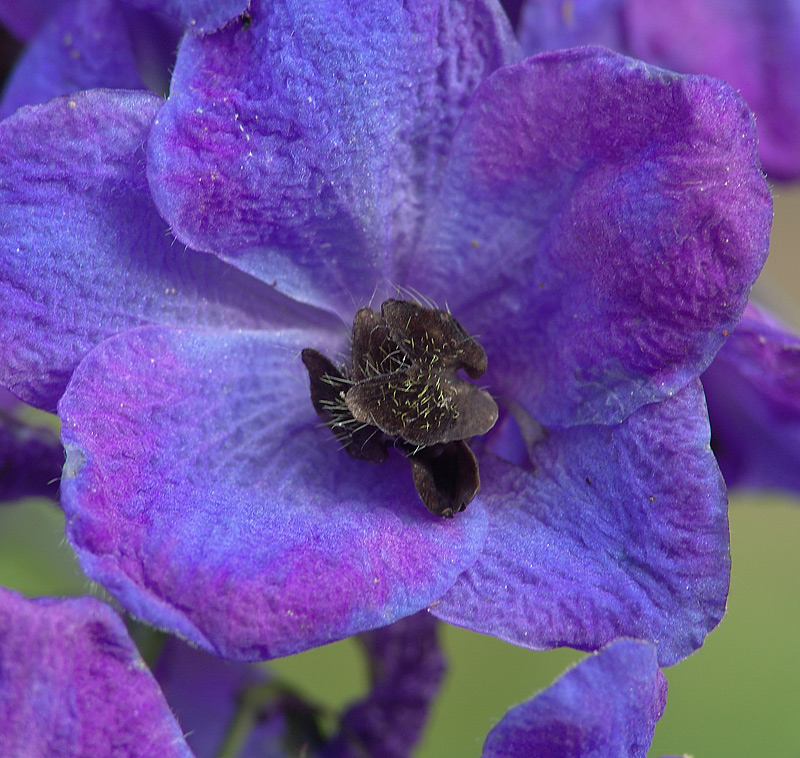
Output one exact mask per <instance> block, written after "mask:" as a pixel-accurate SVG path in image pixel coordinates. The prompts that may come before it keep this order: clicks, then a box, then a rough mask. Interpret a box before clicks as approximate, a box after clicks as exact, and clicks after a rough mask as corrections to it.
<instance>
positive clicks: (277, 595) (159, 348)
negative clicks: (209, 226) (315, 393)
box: [59, 327, 486, 659]
mask: <svg viewBox="0 0 800 758" xmlns="http://www.w3.org/2000/svg"><path fill="white" fill-rule="evenodd" d="M326 340H327V341H326ZM342 341H344V340H342ZM304 347H315V348H317V349H320V350H321V351H323V352H327V353H328V354H335V351H336V350H337V349H340V348H341V347H342V345H341V343H340V344H339V345H338V346H337V345H336V344H331V342H330V337H326V335H324V334H322V333H318V332H312V331H300V330H296V331H285V332H273V333H267V332H236V333H234V332H221V333H190V332H183V331H177V330H170V329H166V328H157V327H149V328H147V327H146V328H142V329H139V330H135V331H132V332H128V333H126V334H123V335H120V336H118V337H116V338H114V339H111V340H108V341H106V342H105V343H103V344H102V345H101V346H100V347H98V348H96V349H95V350H94V351H93V352H92V353H91V354H90V355H89V356H88V357H87V358H86V359H85V360H84V361H83V363H81V365H80V367H79V368H78V370H77V371H76V373H75V375H74V376H73V379H72V382H71V383H70V386H69V388H68V389H67V392H66V393H65V395H64V398H63V399H62V401H61V403H60V404H59V415H60V416H61V419H62V439H63V442H64V445H65V447H66V450H67V463H66V467H65V473H64V478H63V480H62V486H61V490H62V504H63V507H64V510H65V512H66V514H67V535H68V538H69V540H70V542H71V543H72V545H73V546H74V547H75V549H76V550H77V552H78V556H79V559H80V562H81V565H82V567H83V569H84V570H85V571H86V573H87V574H88V575H89V576H90V577H91V578H92V579H94V580H96V581H99V582H101V583H102V584H103V586H104V587H106V589H108V590H109V591H110V592H111V593H112V594H113V595H114V596H115V597H117V598H118V599H119V601H120V602H121V603H122V604H123V606H124V607H125V608H126V609H128V610H130V611H131V612H132V613H134V614H135V615H137V616H138V617H140V618H142V619H144V620H146V621H148V622H150V623H152V624H154V625H156V626H159V627H163V628H167V629H169V630H171V631H174V632H177V633H178V634H180V635H181V636H183V637H185V638H186V639H188V640H189V641H191V642H193V643H194V644H196V645H199V646H201V647H203V648H205V649H208V650H212V651H215V652H217V653H219V654H221V655H224V656H226V657H230V658H243V659H259V658H270V657H274V656H279V655H288V654H291V653H295V652H298V651H300V650H303V649H306V648H309V647H312V646H315V645H321V644H324V643H326V642H331V641H333V640H336V639H340V638H342V637H345V636H348V635H351V634H354V633H356V632H360V631H363V630H366V629H371V628H374V627H378V626H383V625H386V624H388V623H391V622H393V621H396V620H397V619H399V618H402V617H404V616H407V615H410V614H411V613H414V612H415V611H417V610H420V609H421V608H424V607H425V606H427V605H429V604H430V603H432V602H433V601H434V600H435V599H436V598H438V597H439V596H441V595H442V594H443V593H444V592H445V590H447V589H448V588H449V587H450V586H451V585H452V584H453V582H454V581H455V579H456V577H457V576H458V575H459V574H460V573H461V572H462V571H463V570H464V569H465V568H466V567H467V566H469V565H470V564H471V563H472V561H473V560H474V559H475V556H476V554H477V552H478V550H480V548H481V545H482V544H483V539H484V537H485V530H486V519H485V513H484V511H483V509H482V508H481V507H480V506H478V505H475V504H473V505H470V507H469V508H468V509H467V511H466V513H464V514H460V515H461V516H462V518H458V519H453V520H443V519H439V518H436V517H434V516H432V515H431V514H429V513H428V512H427V510H426V509H425V507H424V506H423V505H422V503H421V502H420V501H419V498H418V497H417V494H416V492H415V490H414V485H413V483H412V478H411V471H410V467H409V464H408V462H407V461H406V460H405V459H404V458H403V457H402V456H401V455H400V454H398V453H393V454H392V455H390V457H389V460H388V461H387V462H386V463H384V464H382V465H380V466H378V465H374V464H371V463H368V462H365V461H359V460H355V459H353V458H351V457H350V456H348V455H346V454H345V453H344V452H343V451H341V450H339V449H338V443H337V442H336V441H335V438H334V437H333V434H332V433H331V432H330V430H329V429H327V428H324V427H322V426H321V425H320V424H319V420H318V418H317V416H316V414H315V412H314V410H313V407H312V405H311V399H310V395H309V389H308V377H307V374H306V371H305V368H304V366H303V364H302V362H301V361H300V350H301V349H302V348H304Z"/></svg>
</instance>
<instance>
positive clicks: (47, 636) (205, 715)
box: [0, 588, 444, 758]
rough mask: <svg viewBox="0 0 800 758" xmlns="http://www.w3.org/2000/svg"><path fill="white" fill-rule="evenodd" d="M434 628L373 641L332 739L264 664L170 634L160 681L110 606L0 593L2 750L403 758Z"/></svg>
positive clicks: (430, 680)
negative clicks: (356, 697)
mask: <svg viewBox="0 0 800 758" xmlns="http://www.w3.org/2000/svg"><path fill="white" fill-rule="evenodd" d="M435 624H436V621H435V620H434V619H433V618H432V617H431V616H430V615H428V614H427V613H423V614H417V615H416V616H412V617H410V618H408V619H404V620H402V621H400V622H398V623H397V624H393V625H391V626H388V627H385V628H384V629H380V630H377V631H374V632H370V633H369V634H367V635H365V636H364V639H363V642H364V645H365V648H366V651H367V653H368V656H369V662H370V668H371V672H372V682H371V684H370V687H369V689H368V692H367V694H366V697H365V698H364V700H363V701H361V702H359V703H357V704H355V705H354V706H353V707H351V708H350V709H349V710H348V711H347V712H345V713H344V714H343V715H342V716H341V717H340V718H339V719H338V721H339V723H338V727H337V730H336V733H335V735H334V736H333V737H332V738H330V739H326V738H325V737H324V735H323V733H322V731H321V730H320V727H319V724H318V723H317V721H318V719H319V717H320V716H321V712H320V710H319V709H318V708H316V707H315V706H313V705H312V704H309V703H307V702H305V701H304V700H303V698H302V697H300V696H299V695H296V694H293V693H292V692H290V691H289V690H287V689H286V688H285V686H283V685H281V683H280V682H277V681H275V680H272V679H270V678H269V675H268V674H267V672H266V671H265V670H264V669H263V668H256V667H254V666H247V665H244V664H240V663H231V662H229V661H223V660H221V659H218V658H214V657H213V656H209V655H208V654H206V653H203V652H201V651H199V650H194V649H192V648H190V647H188V646H187V645H184V644H182V643H180V642H178V641H177V640H175V639H169V640H167V641H166V644H165V645H164V647H163V648H162V650H161V652H160V653H159V656H158V664H157V665H156V667H155V671H154V675H155V678H154V676H153V675H151V674H150V672H149V671H148V669H147V666H146V665H145V664H144V662H143V661H142V659H141V658H140V656H139V653H138V651H137V650H136V647H135V646H134V644H133V642H132V641H131V639H130V637H129V636H128V632H127V630H126V629H125V626H124V624H123V623H122V621H121V619H120V618H119V617H118V616H117V614H116V613H114V612H113V611H112V610H111V608H109V607H108V606H107V605H105V604H104V603H101V602H100V601H98V600H96V599H94V598H89V597H83V598H71V599H53V598H40V599H37V600H28V599H26V598H24V597H22V596H20V595H18V594H17V593H15V592H11V591H9V590H5V589H2V588H0V662H2V665H0V735H2V738H1V739H0V744H2V747H3V754H4V755H9V756H11V755H14V756H17V755H20V756H21V755H42V756H44V755H48V756H50V755H58V756H63V758H70V757H72V756H75V758H78V756H85V755H93V756H112V755H120V756H122V755H124V756H126V758H135V756H153V755H158V756H163V757H164V758H168V757H169V756H185V757H186V758H189V757H190V756H192V755H193V756H196V758H214V756H216V755H219V754H220V751H221V750H222V749H223V747H225V748H226V750H227V751H228V752H226V754H235V755H237V756H239V757H240V758H251V757H252V758H256V756H258V758H283V757H284V756H296V755H304V756H308V757H309V758H311V757H312V756H319V758H348V756H361V755H380V756H385V757H386V758H405V756H408V755H410V754H411V750H412V748H413V747H414V745H415V744H416V742H417V740H418V739H419V736H420V733H421V730H422V727H423V725H424V723H425V720H426V719H427V715H428V710H429V707H430V703H431V700H432V699H433V697H434V696H435V694H436V692H437V691H438V686H439V683H440V681H441V678H442V674H443V671H444V663H443V659H442V656H441V653H440V652H439V648H438V646H437V642H436V630H435ZM159 684H160V685H161V687H162V689H163V691H162V690H160V689H159ZM173 713H174V715H173ZM176 717H177V720H176Z"/></svg>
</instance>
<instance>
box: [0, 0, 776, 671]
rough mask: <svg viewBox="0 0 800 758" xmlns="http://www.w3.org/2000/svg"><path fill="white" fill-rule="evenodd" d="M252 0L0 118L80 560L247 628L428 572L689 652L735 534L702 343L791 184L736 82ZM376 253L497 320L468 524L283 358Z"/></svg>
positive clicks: (390, 616) (415, 284)
mask: <svg viewBox="0 0 800 758" xmlns="http://www.w3.org/2000/svg"><path fill="white" fill-rule="evenodd" d="M249 13H250V16H249V17H248V18H247V19H244V20H242V21H241V22H240V23H239V22H237V23H234V24H232V25H229V26H227V27H226V28H224V29H223V30H222V31H220V32H218V33H216V34H209V35H205V36H197V35H193V34H189V35H187V36H186V38H185V39H184V41H183V43H182V45H181V48H180V50H179V53H178V59H177V62H176V66H175V72H174V76H173V80H172V86H171V92H170V97H169V100H168V101H167V102H166V103H163V101H162V100H161V99H160V98H157V97H154V96H151V95H148V94H145V93H129V92H110V91H93V92H87V93H83V94H79V95H75V96H72V97H69V98H63V99H59V100H55V101H52V102H50V103H49V104H47V105H45V106H41V107H38V108H31V109H23V110H20V111H18V112H17V113H16V114H15V115H14V116H12V117H10V118H8V119H6V120H5V121H4V122H2V123H1V124H0V203H1V205H0V213H2V215H3V224H2V226H0V250H1V252H2V255H0V342H1V343H2V345H3V349H4V351H5V354H6V355H7V356H8V357H7V360H6V362H5V365H4V366H2V367H0V368H1V369H2V372H3V373H2V375H1V376H0V381H2V383H3V384H5V385H6V386H8V387H10V388H11V389H12V390H13V391H14V392H15V393H17V394H18V395H19V396H20V397H23V398H25V399H26V400H27V401H29V402H31V403H33V404H35V405H37V406H38V407H42V408H46V409H51V410H52V409H54V408H55V407H56V404H58V407H59V414H60V416H61V419H62V424H63V426H62V430H63V431H62V436H63V440H64V443H65V446H66V448H67V465H66V468H65V474H64V478H63V480H62V505H63V507H64V510H65V512H66V514H67V532H68V538H69V540H70V541H71V543H72V545H73V546H74V547H75V549H76V550H77V552H78V555H79V558H80V561H81V564H82V566H83V568H84V570H85V571H86V572H87V574H88V575H89V576H90V577H91V578H92V579H94V580H96V581H98V582H100V583H102V584H103V585H104V586H105V587H106V588H107V589H108V590H109V591H110V592H111V593H112V594H113V595H114V596H115V597H117V598H118V599H119V601H120V602H121V603H122V604H123V606H124V607H125V608H127V609H128V610H130V611H131V612H132V613H134V614H135V615H137V616H138V617H140V618H143V619H145V620H147V621H148V622H150V623H152V624H155V625H157V626H160V627H162V628H167V629H170V630H173V631H175V632H177V633H178V634H180V635H182V636H183V637H185V638H186V639H188V640H190V641H192V642H193V643H195V644H197V645H199V646H201V647H203V648H205V649H208V650H212V651H215V652H217V653H219V654H222V655H224V656H227V657H232V658H242V659H257V658H268V657H273V656H278V655H287V654H290V653H293V652H297V651H299V650H303V649H305V648H308V647H311V646H314V645H320V644H324V643H326V642H330V641H332V640H335V639H339V638H342V637H344V636H347V635H351V634H354V633H356V632H359V631H363V630H366V629H372V628H375V627H379V626H383V625H386V624H388V623H391V622H392V621H395V620H397V619H399V618H402V617H404V616H408V615H411V614H413V613H415V612H417V611H419V610H421V609H424V608H426V607H429V606H430V608H431V611H432V612H433V613H434V615H436V616H438V617H440V618H442V619H445V620H448V621H451V622H453V623H456V624H459V625H463V626H467V627H469V628H472V629H476V630H479V631H482V632H487V633H490V634H494V635H497V636H499V637H502V638H503V639H507V640H510V641H513V642H515V643H517V644H522V645H527V646H529V647H533V648H545V647H552V646H556V645H563V644H568V645H573V646H576V647H579V648H582V649H596V648H598V647H600V646H601V645H603V644H605V643H607V642H609V641H610V640H612V639H614V638H616V637H618V636H620V635H627V636H632V637H641V638H644V639H648V640H652V641H654V642H656V643H657V644H658V649H659V657H660V661H661V662H662V663H671V662H674V661H675V660H678V659H680V658H681V657H683V656H685V655H687V654H688V653H689V652H691V651H692V650H694V649H695V648H696V647H698V646H699V645H700V644H701V643H702V640H703V638H704V636H705V634H706V633H707V632H708V630H709V629H711V628H713V626H714V625H715V624H716V623H717V622H718V621H719V619H720V618H721V616H722V613H723V611H724V607H725V599H726V595H727V588H728V570H729V563H728V532H727V519H726V498H725V491H724V487H723V484H722V481H721V478H720V476H719V471H718V468H717V466H716V463H715V461H714V458H713V456H712V454H711V452H710V449H709V446H708V437H709V431H708V424H707V417H706V414H705V407H704V400H703V396H702V392H701V390H700V386H699V383H698V381H697V377H698V376H699V374H700V373H701V372H702V371H703V370H705V369H706V368H707V367H708V364H709V363H710V361H711V359H712V358H713V356H714V354H715V352H716V351H717V350H718V349H719V347H720V346H721V344H722V343H723V341H724V339H725V333H726V332H730V331H732V330H733V328H734V327H735V325H736V323H737V321H738V319H739V317H740V315H741V312H742V310H743V308H744V306H745V302H746V298H747V293H748V291H749V288H750V286H751V284H752V282H753V281H754V279H755V278H756V276H757V274H758V272H759V270H760V268H761V265H762V263H763V260H764V257H765V255H766V247H767V237H768V231H769V224H770V217H771V203H770V198H769V193H768V190H767V187H766V184H765V182H764V179H763V177H762V175H761V174H760V171H759V168H758V161H757V156H756V152H755V134H754V129H753V125H752V121H751V117H750V115H749V112H748V111H747V109H746V107H745V105H744V104H743V102H742V101H741V100H740V99H739V98H738V97H737V96H736V95H735V94H734V93H733V92H732V91H731V90H730V89H728V88H727V87H726V86H724V85H722V84H720V83H718V82H715V81H712V80H710V79H707V78H704V77H681V76H677V75H673V74H670V73H668V72H664V71H662V70H656V69H652V68H649V67H647V66H646V65H643V64H641V63H639V62H636V61H633V60H630V59H627V58H624V57H621V56H617V55H614V54H612V53H609V52H606V51H599V50H590V49H587V50H581V51H573V52H565V53H558V54H552V55H545V56H542V57H539V58H535V59H531V60H528V61H525V62H523V63H517V61H518V59H519V51H518V48H517V46H516V43H515V42H514V41H513V38H512V36H511V33H510V30H509V29H508V27H507V23H506V20H505V18H504V17H503V15H502V13H501V11H500V9H499V6H497V5H496V4H495V3H493V2H490V1H489V0H472V1H471V2H464V3H459V4H455V5H453V4H448V3H441V2H439V1H438V0H415V2H411V3H405V4H404V5H401V4H398V3H396V2H394V1H393V0H379V1H377V4H376V0H373V1H372V2H369V3H367V2H363V3H355V4H353V5H352V6H350V7H348V8H347V9H346V10H345V9H343V7H342V6H341V4H339V3H335V2H333V1H332V0H331V1H330V2H327V1H326V2H320V0H314V2H311V1H310V0H293V1H292V2H281V3H271V4H269V5H266V6H264V7H263V8H262V6H261V5H260V4H259V3H257V2H254V3H253V4H252V7H251V9H250V11H249ZM157 209H158V210H157ZM159 212H160V214H161V215H159ZM165 220H166V221H165ZM168 227H169V228H170V229H171V232H172V233H169V232H168ZM173 234H174V235H175V236H172V235H173ZM176 240H177V241H179V242H180V243H183V244H177V243H176ZM183 245H189V246H190V247H188V248H186V247H184V246H183ZM392 285H399V286H403V287H407V288H409V289H410V290H412V291H419V292H420V293H422V295H423V296H425V297H428V298H431V299H433V300H435V301H438V302H440V303H445V302H446V303H448V305H449V307H450V309H451V310H452V312H453V313H454V315H456V316H457V317H458V319H459V320H460V321H461V322H462V323H463V324H464V326H465V327H466V328H467V330H468V331H470V332H471V333H475V334H479V335H480V339H481V343H482V345H483V347H484V348H485V350H486V352H487V354H488V356H489V370H488V371H487V373H486V374H485V376H484V377H483V381H485V382H486V384H487V386H488V387H489V388H490V389H491V391H492V393H493V394H494V395H495V396H496V397H497V399H498V402H499V404H500V406H501V410H502V413H503V416H502V419H501V422H500V423H499V424H498V426H497V428H496V430H494V431H493V432H491V433H490V434H489V435H487V436H486V438H485V440H484V446H483V449H482V450H478V454H479V459H480V465H481V474H482V480H483V489H482V492H481V494H480V495H479V496H478V498H477V499H476V500H475V501H474V502H473V503H472V504H471V505H470V507H469V508H468V509H467V511H466V512H465V513H463V514H460V517H459V518H456V519H453V520H451V521H449V522H444V521H442V520H440V519H436V518H434V517H432V516H431V515H430V514H429V513H427V512H426V511H425V509H424V508H423V507H422V505H421V504H420V503H419V500H418V498H417V496H416V493H415V491H414V487H413V484H412V483H411V478H410V475H409V472H408V463H407V462H406V461H405V460H403V458H402V457H401V456H400V455H398V454H392V455H390V458H389V460H388V461H387V462H386V463H384V464H383V465H381V466H373V465H370V464H367V463H364V462H362V461H356V460H353V459H349V458H348V456H346V455H344V454H342V453H341V452H340V451H338V450H337V449H336V445H335V444H332V436H331V435H330V433H329V432H328V431H327V430H325V429H320V428H317V418H316V415H315V413H314V410H313V408H312V406H311V402H310V398H309V394H308V383H307V377H306V372H305V369H304V367H303V365H302V363H301V362H300V360H299V352H300V350H301V349H302V348H305V347H314V348H317V349H319V350H320V351H321V352H323V353H325V354H327V355H336V354H337V353H338V352H340V351H342V350H344V349H345V347H346V345H347V339H348V334H347V327H346V326H345V324H347V323H349V322H351V321H352V318H353V314H354V312H355V309H356V307H357V305H362V304H366V303H367V302H369V301H370V299H371V298H372V297H374V296H375V295H376V293H378V294H379V295H383V296H386V295H387V294H390V293H391V292H392V291H393V290H392ZM343 322H344V323H343ZM62 395H63V397H62ZM534 419H535V421H534ZM492 451H503V454H504V455H505V457H506V458H507V459H510V460H502V459H501V458H499V457H497V456H496V455H495V454H494V453H493V452H492Z"/></svg>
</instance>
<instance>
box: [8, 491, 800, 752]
mask: <svg viewBox="0 0 800 758" xmlns="http://www.w3.org/2000/svg"><path fill="white" fill-rule="evenodd" d="M730 522H731V552H732V557H733V575H732V581H731V594H730V598H729V603H728V614H727V616H726V617H725V619H724V620H723V621H722V623H721V624H720V626H719V627H718V628H717V629H716V630H715V631H714V632H712V634H711V635H710V636H709V637H708V639H707V641H706V643H705V645H704V646H703V647H702V648H701V649H700V650H699V651H698V652H697V653H695V654H694V655H693V656H691V657H690V658H688V659H687V660H685V661H683V662H682V663H680V664H678V665H677V666H674V667H672V668H671V669H668V670H667V671H666V673H667V678H668V679H669V682H670V692H669V699H668V702H667V710H666V713H665V715H664V718H663V719H662V720H661V721H660V722H659V724H658V727H657V729H656V735H655V740H654V742H653V747H652V749H651V750H650V753H649V755H650V756H661V755H666V754H674V755H682V754H684V753H686V754H687V755H692V756H695V758H701V757H703V758H723V757H724V758H731V756H756V757H757V758H761V757H762V756H764V757H768V758H800V720H799V719H798V704H800V657H798V654H797V651H796V646H795V644H796V641H797V636H798V628H800V586H798V576H800V552H799V551H798V550H797V549H796V546H797V544H798V535H800V502H798V501H793V500H789V499H780V498H755V497H744V496H734V497H733V498H732V501H731V508H730ZM0 585H3V586H5V587H11V588H14V589H17V590H19V591H21V592H23V593H25V594H27V595H29V596H35V595H43V594H82V593H86V592H87V591H91V589H92V588H91V585H90V583H89V582H88V581H87V580H86V579H85V578H84V577H83V576H82V574H81V573H80V570H79V569H78V567H77V564H76V563H75V561H74V558H73V556H72V552H71V549H70V548H69V546H68V545H66V544H65V542H64V537H63V517H62V516H61V513H60V511H59V510H58V509H57V508H55V507H53V505H51V504H48V503H46V502H44V501H26V502H23V503H20V504H18V505H13V506H5V507H2V508H0ZM441 636H442V640H443V643H444V648H445V651H446V653H447V655H448V658H449V662H450V666H449V671H448V675H447V679H446V681H445V684H444V688H443V692H442V694H441V696H440V698H439V699H438V700H437V702H436V705H435V707H434V710H433V713H432V716H431V720H430V723H429V725H428V729H427V730H426V733H425V736H424V739H423V742H422V744H421V745H420V748H419V750H418V752H417V755H418V756H420V757H421V758H434V757H436V758H442V757H443V756H457V757H458V758H461V757H462V756H464V757H465V758H468V757H469V756H479V755H480V749H481V745H482V743H483V740H484V738H485V736H486V734H487V732H488V731H489V730H490V729H491V727H492V726H493V725H494V724H495V723H497V721H498V720H499V719H500V718H501V717H502V716H503V714H504V713H505V711H506V710H507V709H508V708H509V707H511V706H512V705H515V704H516V703H518V702H521V701H522V700H525V699H527V698H528V697H530V696H531V695H533V694H534V693H535V692H537V691H539V690H541V689H543V688H544V687H546V686H548V685H549V684H550V683H551V682H552V681H553V680H554V679H555V678H557V677H558V676H559V675H560V674H561V673H562V672H563V671H564V670H565V669H566V668H567V667H568V666H569V665H571V663H572V662H574V661H577V660H579V659H580V658H581V657H582V654H579V653H576V652H574V651H571V650H556V651H549V652H543V653H538V652H532V651H529V650H524V649H521V648H516V647H514V646H512V645H509V644H507V643H503V642H500V641H498V640H495V639H492V638H490V637H485V636H483V635H479V634H475V633H472V632H468V631H465V630H463V629H458V628H455V627H451V626H448V625H445V624H442V625H441ZM270 666H271V668H272V669H273V670H274V671H277V673H278V674H279V675H280V676H282V677H283V678H285V679H288V680H289V681H290V683H292V684H293V685H294V686H296V687H297V688H299V689H300V690H302V691H303V692H304V693H306V694H307V696H308V697H309V698H310V699H312V700H315V701H316V702H319V703H322V704H324V705H328V706H330V707H332V708H338V707H341V706H342V705H343V704H345V703H347V702H349V701H350V700H352V699H353V698H356V697H358V696H359V694H360V693H361V692H363V690H364V688H365V686H366V673H365V667H364V664H363V661H362V660H361V657H360V653H359V648H358V646H357V645H356V643H355V642H353V641H351V640H346V641H344V642H340V643H336V644H334V645H329V646H327V647H324V648H320V649H317V650H312V651H309V652H308V653H303V654H301V655H296V656H292V657H290V658H285V659H283V660H280V661H275V662H273V663H272V664H270Z"/></svg>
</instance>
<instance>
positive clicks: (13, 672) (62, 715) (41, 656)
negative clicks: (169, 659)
mask: <svg viewBox="0 0 800 758" xmlns="http://www.w3.org/2000/svg"><path fill="white" fill-rule="evenodd" d="M0 734H2V745H3V752H4V754H5V755H9V756H10V755H58V756H82V755H97V756H110V755H125V756H130V757H131V758H135V757H136V756H142V757H143V758H144V757H145V756H152V755H159V756H164V757H165V758H171V757H172V756H182V757H183V758H189V757H190V756H191V752H190V751H189V748H188V747H187V745H186V742H185V741H184V739H183V733H182V732H181V729H180V727H179V726H178V723H177V722H176V721H175V717H174V716H173V715H172V713H171V712H170V709H169V706H168V705H167V703H166V701H165V700H164V697H163V695H162V694H161V692H160V690H159V688H158V685H157V684H156V682H155V680H154V679H153V676H152V675H151V674H150V672H149V671H148V670H147V667H146V666H145V665H144V663H143V662H142V660H141V658H140V657H139V654H138V652H137V651H136V648H135V647H134V645H133V642H131V640H130V638H129V637H128V633H127V631H126V629H125V625H124V624H123V623H122V621H121V619H120V618H119V617H118V616H117V615H116V614H115V613H114V612H113V611H112V610H111V609H110V608H109V607H108V606H107V605H105V604H103V603H101V602H99V601H97V600H95V599H94V598H88V597H86V598H73V599H52V598H44V599H39V600H27V599H26V598H24V597H22V596H21V595H18V594H16V593H15V592H10V591H9V590H5V589H0Z"/></svg>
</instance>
